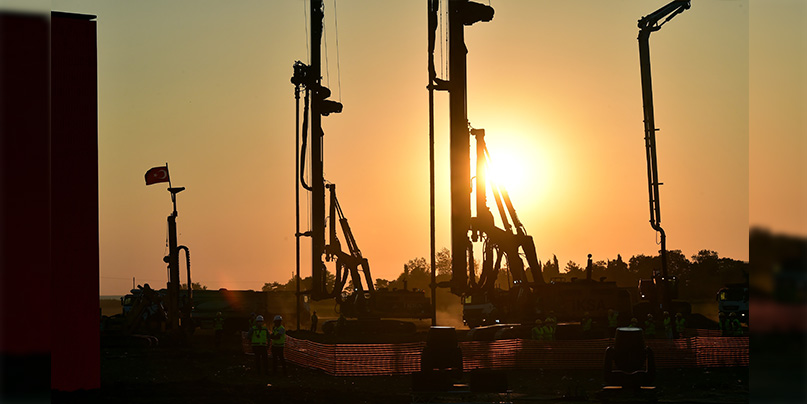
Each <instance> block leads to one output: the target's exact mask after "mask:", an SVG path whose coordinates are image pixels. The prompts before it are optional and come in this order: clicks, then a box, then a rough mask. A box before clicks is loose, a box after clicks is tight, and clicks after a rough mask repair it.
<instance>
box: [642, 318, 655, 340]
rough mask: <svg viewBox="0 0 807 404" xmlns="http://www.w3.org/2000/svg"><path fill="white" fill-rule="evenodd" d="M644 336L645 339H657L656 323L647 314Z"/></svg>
mask: <svg viewBox="0 0 807 404" xmlns="http://www.w3.org/2000/svg"><path fill="white" fill-rule="evenodd" d="M644 336H645V338H656V321H655V320H654V319H653V315H652V314H650V313H647V320H645V321H644Z"/></svg>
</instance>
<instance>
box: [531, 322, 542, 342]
mask: <svg viewBox="0 0 807 404" xmlns="http://www.w3.org/2000/svg"><path fill="white" fill-rule="evenodd" d="M532 339H537V340H543V339H544V327H542V326H539V325H536V326H535V327H532Z"/></svg>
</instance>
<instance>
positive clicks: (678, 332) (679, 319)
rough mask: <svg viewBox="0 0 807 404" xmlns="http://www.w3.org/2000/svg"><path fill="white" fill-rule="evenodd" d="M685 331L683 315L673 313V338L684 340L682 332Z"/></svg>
mask: <svg viewBox="0 0 807 404" xmlns="http://www.w3.org/2000/svg"><path fill="white" fill-rule="evenodd" d="M685 330H686V319H685V318H684V315H683V314H681V313H680V312H679V313H675V338H684V331H685Z"/></svg>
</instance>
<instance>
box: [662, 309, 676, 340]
mask: <svg viewBox="0 0 807 404" xmlns="http://www.w3.org/2000/svg"><path fill="white" fill-rule="evenodd" d="M662 320H663V323H664V336H665V337H666V338H667V339H672V337H673V323H672V318H670V312H669V311H665V312H664V318H663V319H662Z"/></svg>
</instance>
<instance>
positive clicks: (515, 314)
mask: <svg viewBox="0 0 807 404" xmlns="http://www.w3.org/2000/svg"><path fill="white" fill-rule="evenodd" d="M438 7H439V0H433V1H431V2H430V3H429V19H428V20H429V33H428V40H429V45H428V46H429V60H428V69H429V86H428V90H429V104H430V108H429V115H430V116H429V118H430V129H432V128H433V120H434V111H433V97H434V95H433V93H434V91H435V90H438V91H448V92H449V118H450V164H451V251H452V257H451V266H452V274H451V281H450V282H449V285H439V286H449V287H450V288H451V292H452V293H454V294H456V295H458V296H460V297H461V298H462V303H463V319H464V321H465V323H466V324H467V325H468V326H470V327H476V326H479V325H489V324H498V323H511V324H512V323H521V324H532V323H533V322H534V321H535V319H537V318H542V317H543V316H546V315H547V314H548V313H549V312H553V311H554V312H555V315H556V317H557V318H558V320H560V321H564V320H566V321H569V320H571V321H577V320H579V319H580V318H582V315H583V313H584V312H586V311H588V312H590V314H591V315H592V316H594V317H602V318H605V316H606V312H607V310H608V309H609V308H615V309H619V310H620V311H621V312H623V313H628V312H630V311H631V302H630V294H629V293H628V292H627V291H626V290H624V289H620V288H618V287H617V286H616V283H615V282H603V281H602V280H601V281H599V282H598V281H593V280H591V279H590V272H589V279H586V280H580V281H577V282H568V283H562V284H554V283H548V282H546V281H545V280H544V278H543V274H542V270H541V263H540V262H539V261H538V258H537V255H536V252H535V243H534V241H533V238H532V236H530V235H528V234H527V231H526V229H525V228H524V225H523V223H522V222H521V221H520V220H519V218H518V215H517V214H516V210H515V208H514V207H513V204H512V201H511V200H510V197H509V196H508V193H507V191H506V190H505V189H504V187H503V186H501V185H497V184H494V183H492V182H491V183H490V188H491V193H492V194H493V197H494V199H495V202H496V207H497V211H498V214H499V220H500V222H501V227H498V226H496V224H495V220H494V216H493V214H492V213H491V210H490V208H488V206H487V189H488V181H487V179H486V171H487V167H488V164H489V163H490V155H489V153H488V151H487V147H486V143H485V131H484V130H483V129H474V128H472V127H471V125H470V124H469V121H468V116H467V72H466V70H467V69H466V54H467V48H466V45H465V40H464V29H465V26H470V25H472V24H474V23H476V22H481V21H490V20H491V19H492V18H493V14H494V10H493V8H491V7H490V6H487V5H483V4H479V3H475V2H471V1H468V0H449V1H448V10H447V14H448V29H447V31H448V59H449V71H448V72H449V76H450V77H449V80H443V79H440V78H438V77H437V73H436V70H435V65H434V48H435V42H436V39H435V38H436V30H437V21H438V11H439V10H438ZM471 137H473V138H474V139H475V146H476V152H475V156H476V157H475V159H476V161H475V162H474V166H475V178H473V181H472V176H471V158H470V155H471V153H470V150H471V142H470V138H471ZM472 184H473V188H474V189H473V191H474V193H475V194H474V195H475V197H474V199H475V203H474V213H475V216H474V215H472V212H471V205H472V204H471V199H472V198H471V195H472ZM477 242H482V244H483V245H482V265H481V270H480V271H479V274H477V273H476V271H477V269H476V268H477V265H476V263H475V257H474V248H473V243H477ZM503 260H506V265H507V268H508V269H509V271H510V275H511V278H510V284H509V287H508V288H507V289H504V290H503V289H500V288H498V287H497V286H496V282H497V279H498V275H499V272H500V270H501V269H502V264H503V263H502V261H503ZM525 260H526V263H525ZM628 318H629V317H628Z"/></svg>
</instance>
